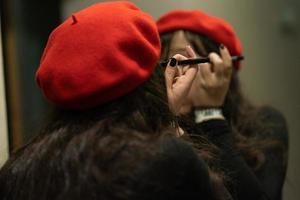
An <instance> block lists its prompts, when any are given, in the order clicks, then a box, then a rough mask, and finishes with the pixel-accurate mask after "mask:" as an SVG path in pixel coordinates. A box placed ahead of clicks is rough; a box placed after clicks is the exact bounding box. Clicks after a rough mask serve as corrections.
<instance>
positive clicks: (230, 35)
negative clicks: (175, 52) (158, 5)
mask: <svg viewBox="0 0 300 200" xmlns="http://www.w3.org/2000/svg"><path fill="white" fill-rule="evenodd" d="M157 26H158V31H159V33H160V34H164V33H167V32H172V31H175V30H188V31H192V32H195V33H198V34H202V35H204V36H206V37H208V38H210V39H212V40H214V41H215V42H217V43H219V44H224V45H225V46H226V47H227V48H228V50H229V52H230V54H231V55H232V56H233V55H235V56H239V55H242V45H241V42H240V40H239V38H238V37H237V35H236V34H235V32H234V29H233V28H232V26H231V25H230V24H229V23H228V22H226V21H225V20H223V19H221V18H217V17H214V16H211V15H208V14H206V13H204V12H202V11H200V10H173V11H171V12H169V13H167V14H165V15H163V16H162V17H160V18H159V19H158V21H157ZM235 67H236V68H237V69H239V68H240V64H239V62H237V63H236V65H235Z"/></svg>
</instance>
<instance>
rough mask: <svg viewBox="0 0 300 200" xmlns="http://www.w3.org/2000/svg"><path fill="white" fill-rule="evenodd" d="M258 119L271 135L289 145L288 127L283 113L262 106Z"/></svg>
mask: <svg viewBox="0 0 300 200" xmlns="http://www.w3.org/2000/svg"><path fill="white" fill-rule="evenodd" d="M256 118H257V119H258V120H259V122H260V123H261V124H262V125H263V127H264V129H265V131H266V132H267V133H268V134H269V135H272V136H273V137H274V139H279V140H281V141H283V142H284V143H285V144H288V126H287V122H286V119H285V117H284V115H283V114H282V112H280V111H279V110H277V109H276V108H274V107H271V106H262V107H260V108H258V110H257V114H256Z"/></svg>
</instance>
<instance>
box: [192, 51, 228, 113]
mask: <svg viewBox="0 0 300 200" xmlns="http://www.w3.org/2000/svg"><path fill="white" fill-rule="evenodd" d="M187 53H188V55H189V56H190V57H196V55H195V53H194V52H193V51H190V50H189V51H187ZM220 54H221V56H219V55H218V54H216V53H210V54H209V56H208V57H209V59H210V61H211V63H204V64H199V65H198V68H199V69H198V72H197V76H196V78H195V80H194V82H193V85H192V87H191V90H190V92H189V94H188V97H187V100H186V102H192V106H194V107H217V106H222V105H223V104H224V100H225V97H226V94H227V92H228V88H229V84H230V80H231V74H232V61H231V56H230V54H229V51H228V49H227V48H226V47H224V46H221V47H220Z"/></svg>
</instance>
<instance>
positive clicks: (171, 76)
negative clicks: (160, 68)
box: [165, 54, 186, 89]
mask: <svg viewBox="0 0 300 200" xmlns="http://www.w3.org/2000/svg"><path fill="white" fill-rule="evenodd" d="M172 58H174V59H175V61H174V60H173V59H171V60H170V62H169V63H168V65H167V67H166V70H165V79H166V87H167V89H168V88H172V85H173V82H174V80H175V77H176V75H177V74H180V72H179V71H178V70H179V68H178V67H177V63H176V62H177V60H184V59H186V57H185V56H183V55H180V54H176V55H174V56H173V57H172Z"/></svg>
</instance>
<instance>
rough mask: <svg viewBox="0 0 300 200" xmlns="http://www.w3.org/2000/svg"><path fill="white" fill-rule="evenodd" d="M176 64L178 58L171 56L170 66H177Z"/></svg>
mask: <svg viewBox="0 0 300 200" xmlns="http://www.w3.org/2000/svg"><path fill="white" fill-rule="evenodd" d="M176 64H177V60H176V59H175V58H171V59H170V66H171V67H175V66H176Z"/></svg>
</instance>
